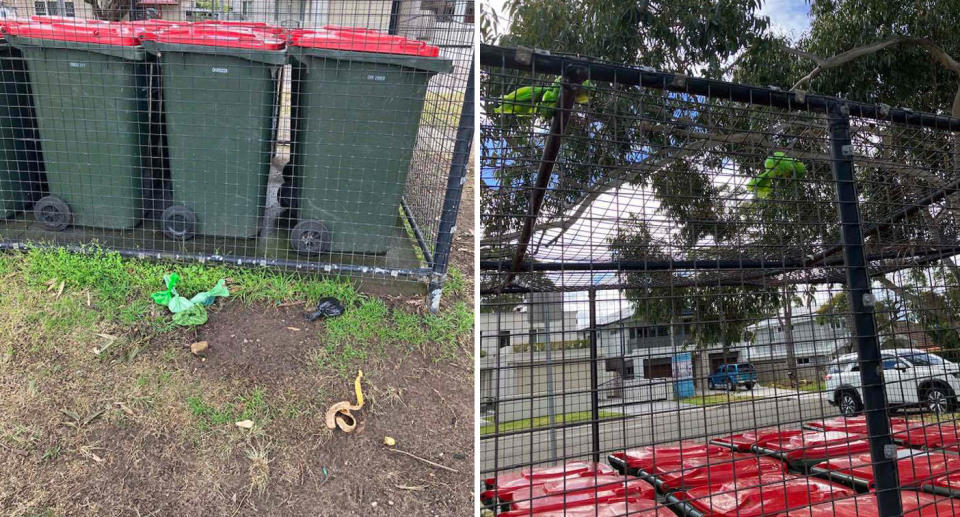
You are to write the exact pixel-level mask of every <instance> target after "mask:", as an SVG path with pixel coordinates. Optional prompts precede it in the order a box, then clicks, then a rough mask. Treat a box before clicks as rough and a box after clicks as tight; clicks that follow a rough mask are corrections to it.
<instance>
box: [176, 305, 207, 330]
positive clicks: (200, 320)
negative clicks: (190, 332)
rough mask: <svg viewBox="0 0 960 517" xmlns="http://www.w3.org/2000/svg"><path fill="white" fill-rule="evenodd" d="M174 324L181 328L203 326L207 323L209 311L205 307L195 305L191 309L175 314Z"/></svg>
mask: <svg viewBox="0 0 960 517" xmlns="http://www.w3.org/2000/svg"><path fill="white" fill-rule="evenodd" d="M173 322H174V323H176V324H177V325H180V326H181V327H191V326H196V325H203V324H204V323H206V322H207V310H206V309H204V308H203V305H198V304H194V305H193V306H191V307H190V308H189V309H186V310H184V311H181V312H178V313H176V314H174V315H173Z"/></svg>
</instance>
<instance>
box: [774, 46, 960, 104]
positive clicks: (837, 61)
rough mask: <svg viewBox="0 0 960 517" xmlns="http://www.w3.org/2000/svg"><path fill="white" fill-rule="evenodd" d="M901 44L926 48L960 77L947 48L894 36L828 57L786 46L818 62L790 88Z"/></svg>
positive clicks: (957, 101) (959, 93)
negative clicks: (825, 71)
mask: <svg viewBox="0 0 960 517" xmlns="http://www.w3.org/2000/svg"><path fill="white" fill-rule="evenodd" d="M900 44H910V45H915V46H918V47H921V48H923V49H926V50H927V51H928V52H929V53H930V55H931V57H933V59H934V60H935V61H937V62H938V63H940V65H941V66H943V67H944V68H945V69H947V70H949V71H951V72H953V73H954V74H957V77H958V78H960V63H958V62H957V60H955V59H953V57H952V56H951V55H950V54H948V53H947V52H946V51H945V50H943V49H942V48H941V47H940V46H938V45H937V44H935V43H934V42H932V41H930V40H928V39H927V38H914V37H908V36H896V37H894V38H890V39H886V40H883V41H877V42H874V43H870V44H868V45H863V46H860V47H856V48H852V49H850V50H847V51H846V52H841V53H839V54H837V55H835V56H831V57H828V58H826V59H824V58H822V57H820V56H817V55H814V54H812V53H810V52H806V51H803V50H799V49H795V48H790V47H786V46H785V47H784V50H786V51H787V53H789V54H793V55H795V56H798V57H801V58H804V59H809V60H811V61H813V62H814V63H816V67H814V69H813V70H811V71H810V73H808V74H807V75H805V76H804V77H803V78H801V79H800V80H799V81H797V83H796V84H794V85H793V87H792V88H790V89H791V90H796V89H797V88H799V87H800V86H802V85H804V84H806V83H808V82H810V81H812V80H813V79H814V78H815V77H817V76H818V75H820V73H821V72H823V71H824V70H829V69H831V68H836V67H838V66H840V65H843V64H846V63H849V62H851V61H854V60H856V59H859V58H861V57H863V56H868V55H870V54H875V53H877V52H879V51H881V50H883V49H885V48H888V47H892V46H894V45H900ZM953 114H954V116H957V115H960V89H958V90H957V95H956V96H955V98H954V101H953Z"/></svg>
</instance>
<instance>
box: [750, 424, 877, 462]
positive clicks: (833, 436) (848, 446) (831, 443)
mask: <svg viewBox="0 0 960 517" xmlns="http://www.w3.org/2000/svg"><path fill="white" fill-rule="evenodd" d="M757 447H760V448H763V449H766V450H769V451H775V452H780V453H782V454H783V456H784V459H786V460H787V461H810V460H818V459H826V458H837V457H840V456H850V455H854V454H860V453H862V452H867V451H869V450H870V443H869V442H867V440H866V439H864V437H863V436H862V435H859V434H853V433H844V432H841V431H784V432H782V433H778V435H777V436H773V437H771V438H769V439H767V440H762V441H759V442H757Z"/></svg>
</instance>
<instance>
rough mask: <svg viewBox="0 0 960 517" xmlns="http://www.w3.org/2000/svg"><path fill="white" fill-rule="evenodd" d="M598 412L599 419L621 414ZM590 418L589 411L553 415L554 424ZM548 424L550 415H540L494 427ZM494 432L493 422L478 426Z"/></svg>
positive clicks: (514, 428)
mask: <svg viewBox="0 0 960 517" xmlns="http://www.w3.org/2000/svg"><path fill="white" fill-rule="evenodd" d="M598 414H599V416H600V420H605V419H609V418H618V417H620V416H622V415H621V414H620V413H617V412H614V411H600V412H599V413H598ZM592 418H593V416H592V414H591V413H590V412H589V411H577V412H574V413H565V414H562V415H555V416H554V422H555V423H556V424H572V423H575V422H586V421H589V420H592ZM549 425H550V417H548V416H540V417H536V418H534V419H532V421H531V419H529V418H524V419H522V420H510V421H508V422H500V425H499V426H496V427H498V428H499V432H501V433H507V432H510V431H522V430H525V429H531V428H533V429H536V428H539V427H547V426H549ZM495 432H498V431H497V430H496V429H495V426H494V424H486V425H482V426H480V434H481V435H486V434H493V433H495Z"/></svg>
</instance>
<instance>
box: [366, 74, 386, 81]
mask: <svg viewBox="0 0 960 517" xmlns="http://www.w3.org/2000/svg"><path fill="white" fill-rule="evenodd" d="M367 80H368V81H386V80H387V76H385V75H374V74H370V75H368V76H367Z"/></svg>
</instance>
